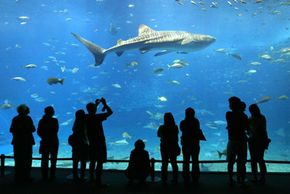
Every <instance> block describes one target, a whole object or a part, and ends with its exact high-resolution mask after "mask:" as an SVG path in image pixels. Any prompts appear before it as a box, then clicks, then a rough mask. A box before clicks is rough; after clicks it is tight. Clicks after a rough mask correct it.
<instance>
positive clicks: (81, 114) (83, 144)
mask: <svg viewBox="0 0 290 194" xmlns="http://www.w3.org/2000/svg"><path fill="white" fill-rule="evenodd" d="M72 130H73V135H72V136H71V137H72V138H73V140H72V141H71V142H70V144H71V146H72V158H73V178H74V180H76V181H78V180H80V181H82V182H83V181H84V180H85V171H86V163H87V160H88V154H89V153H88V152H89V140H88V135H87V128H86V113H85V111H84V110H82V109H80V110H78V111H76V113H75V121H74V124H73V128H72ZM79 162H80V163H81V169H80V177H79V174H78V164H79Z"/></svg>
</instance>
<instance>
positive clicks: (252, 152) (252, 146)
mask: <svg viewBox="0 0 290 194" xmlns="http://www.w3.org/2000/svg"><path fill="white" fill-rule="evenodd" d="M249 151H250V156H251V171H252V175H253V182H256V181H257V171H258V169H257V168H258V167H257V150H256V149H255V144H254V142H249Z"/></svg>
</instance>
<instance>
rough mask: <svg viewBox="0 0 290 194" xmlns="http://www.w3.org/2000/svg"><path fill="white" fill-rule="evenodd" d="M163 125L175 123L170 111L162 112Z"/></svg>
mask: <svg viewBox="0 0 290 194" xmlns="http://www.w3.org/2000/svg"><path fill="white" fill-rule="evenodd" d="M164 125H175V121H174V117H173V115H172V113H171V112H167V113H165V114H164Z"/></svg>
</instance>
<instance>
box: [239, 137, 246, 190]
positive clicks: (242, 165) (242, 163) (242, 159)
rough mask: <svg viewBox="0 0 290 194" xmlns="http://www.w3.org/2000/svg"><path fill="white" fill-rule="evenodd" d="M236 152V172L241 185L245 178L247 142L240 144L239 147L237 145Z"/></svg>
mask: <svg viewBox="0 0 290 194" xmlns="http://www.w3.org/2000/svg"><path fill="white" fill-rule="evenodd" d="M238 146H239V147H238ZM237 150H238V156H237V171H238V175H239V177H240V179H241V185H243V184H244V183H245V178H246V162H247V142H241V143H240V145H237Z"/></svg>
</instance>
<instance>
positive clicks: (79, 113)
mask: <svg viewBox="0 0 290 194" xmlns="http://www.w3.org/2000/svg"><path fill="white" fill-rule="evenodd" d="M85 116H86V113H85V111H84V110H83V109H79V110H77V111H76V113H75V117H76V119H84V118H85Z"/></svg>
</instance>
